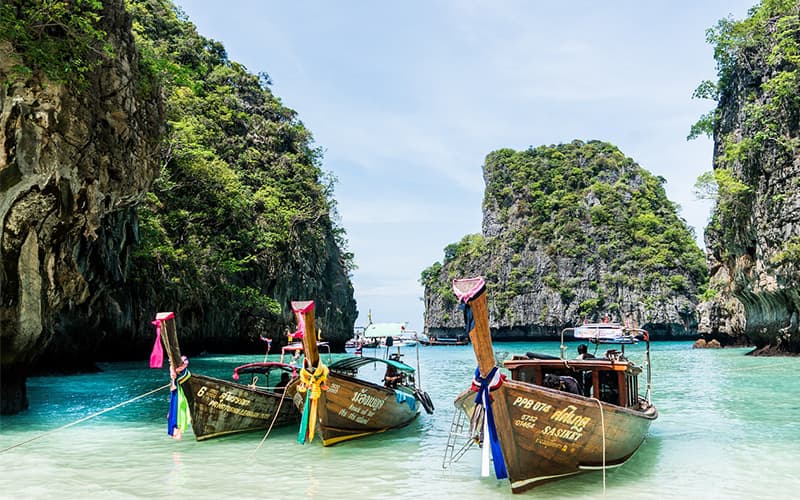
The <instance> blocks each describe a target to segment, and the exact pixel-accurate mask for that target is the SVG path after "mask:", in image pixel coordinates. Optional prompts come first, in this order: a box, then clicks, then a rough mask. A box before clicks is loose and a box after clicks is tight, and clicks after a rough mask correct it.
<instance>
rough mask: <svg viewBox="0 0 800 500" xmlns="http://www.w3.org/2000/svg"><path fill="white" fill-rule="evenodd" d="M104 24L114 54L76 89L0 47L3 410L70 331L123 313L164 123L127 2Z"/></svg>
mask: <svg viewBox="0 0 800 500" xmlns="http://www.w3.org/2000/svg"><path fill="white" fill-rule="evenodd" d="M102 16H103V17H102V21H101V23H100V26H101V28H102V29H104V30H105V31H106V32H108V33H109V37H108V42H109V43H110V44H111V45H112V46H113V47H114V54H115V57H114V58H113V59H109V60H107V61H104V62H103V64H101V65H100V66H99V67H98V68H97V69H95V70H93V71H92V72H91V74H89V75H88V77H87V84H86V86H85V87H84V88H83V89H81V90H80V91H76V90H75V89H74V88H71V87H70V86H69V85H65V84H58V83H54V82H52V81H48V79H47V78H46V77H45V76H44V75H43V74H42V73H41V72H34V73H31V74H20V73H18V72H15V71H14V70H13V67H14V66H15V65H16V64H18V63H20V61H21V56H20V54H17V53H16V52H15V51H14V49H13V47H12V45H11V44H10V43H8V42H0V81H2V82H3V87H2V90H3V93H2V95H0V143H2V145H3V147H2V148H0V186H1V187H2V199H0V229H2V239H0V252H1V254H0V255H1V258H2V275H1V276H0V278H2V283H0V288H2V290H1V291H0V293H1V294H2V304H0V326H1V327H2V329H1V331H0V340H2V348H1V349H0V355H1V356H2V395H0V400H2V412H3V413H8V412H13V411H17V410H19V409H21V408H24V407H25V406H26V405H27V403H26V400H25V392H24V391H25V386H24V376H25V373H26V371H27V365H28V363H30V362H31V360H32V359H34V358H35V356H36V355H37V354H39V353H41V351H42V350H43V349H45V347H46V346H48V344H50V343H51V341H52V340H53V339H54V338H57V337H59V336H60V335H62V334H64V332H65V331H67V330H75V329H80V330H82V332H83V334H84V335H102V332H101V331H98V330H96V327H97V326H98V325H100V324H103V323H105V322H106V319H105V318H107V317H108V315H112V316H113V315H114V314H118V313H119V312H120V310H121V308H120V307H119V304H116V303H115V302H114V300H113V299H112V298H111V297H110V296H109V295H107V294H105V293H104V291H105V290H107V289H109V288H113V287H114V286H116V285H118V284H120V283H121V282H122V281H124V278H125V270H126V267H127V259H128V250H129V248H130V245H131V243H132V242H133V241H134V240H135V238H136V219H135V217H134V212H133V211H132V209H131V207H133V206H134V205H136V203H137V202H139V201H140V200H141V199H142V197H143V195H144V194H145V193H146V191H147V190H148V188H149V187H150V184H151V182H152V181H153V178H154V177H155V175H156V172H157V170H158V162H157V157H156V154H155V153H156V152H157V151H158V141H159V137H160V131H161V128H162V126H161V124H162V120H163V105H162V104H161V100H160V98H159V95H158V93H157V90H155V89H154V90H152V91H150V92H148V93H144V92H142V90H141V87H139V86H138V85H137V81H138V69H137V68H138V56H137V53H136V50H135V47H134V44H133V38H132V36H131V32H130V18H129V17H128V16H127V14H126V13H125V9H124V5H123V2H122V0H114V1H107V2H105V6H104V8H103V11H102Z"/></svg>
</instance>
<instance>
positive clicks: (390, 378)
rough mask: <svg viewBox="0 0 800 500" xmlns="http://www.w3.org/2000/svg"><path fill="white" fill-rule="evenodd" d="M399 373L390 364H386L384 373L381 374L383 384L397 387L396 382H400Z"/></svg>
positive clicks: (390, 387)
mask: <svg viewBox="0 0 800 500" xmlns="http://www.w3.org/2000/svg"><path fill="white" fill-rule="evenodd" d="M400 378H401V377H400V374H399V373H398V372H397V368H395V367H394V366H392V365H386V374H385V375H384V376H383V385H385V386H386V387H388V388H389V389H395V388H397V384H398V383H399V382H400Z"/></svg>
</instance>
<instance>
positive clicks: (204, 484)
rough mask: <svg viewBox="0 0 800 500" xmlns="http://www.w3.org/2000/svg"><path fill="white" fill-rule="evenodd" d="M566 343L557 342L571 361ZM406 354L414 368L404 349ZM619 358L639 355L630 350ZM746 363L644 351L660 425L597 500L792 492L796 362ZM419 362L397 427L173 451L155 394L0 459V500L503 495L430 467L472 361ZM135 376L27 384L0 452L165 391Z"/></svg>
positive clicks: (551, 487)
mask: <svg viewBox="0 0 800 500" xmlns="http://www.w3.org/2000/svg"><path fill="white" fill-rule="evenodd" d="M575 346H576V344H575V343H571V344H569V352H570V353H574V352H575ZM495 349H496V350H498V351H511V352H515V353H524V352H526V351H536V352H549V353H552V354H557V353H558V345H557V344H556V343H500V344H496V345H495ZM403 350H404V352H405V353H406V357H405V358H404V359H405V360H406V361H407V362H409V363H410V364H412V365H414V364H415V363H416V359H415V358H416V353H415V350H414V348H404V349H403ZM628 351H629V352H630V354H631V356H630V357H632V358H636V357H637V353H640V352H641V347H640V346H637V347H633V348H629V349H628ZM379 352H381V351H379ZM746 352H747V350H746V349H724V350H693V349H692V348H691V344H690V343H685V342H661V343H655V344H654V345H653V361H652V364H653V369H654V376H653V401H654V402H655V404H656V405H657V407H658V409H659V412H660V416H659V418H658V420H656V422H655V423H654V424H653V426H652V427H651V430H650V435H649V436H648V438H647V440H646V441H645V443H644V444H643V445H642V447H641V448H640V450H639V452H638V453H637V454H636V455H635V456H634V457H633V459H632V460H631V461H629V462H628V463H627V464H625V465H624V466H623V467H620V468H618V469H613V470H609V471H608V472H607V473H606V476H605V483H606V485H605V495H606V496H609V497H611V496H618V495H619V496H622V495H624V496H626V497H628V498H653V499H655V498H658V499H661V498H770V499H775V498H797V497H798V496H799V495H800V465H798V461H799V460H800V420H799V419H800V397H798V396H800V389H799V388H798V387H799V386H798V383H797V377H798V372H799V371H800V359H799V358H752V357H747V356H745V355H744V354H745V353H746ZM372 354H373V351H372V350H367V352H365V355H372ZM419 355H420V362H421V363H420V374H419V375H420V377H421V381H422V384H423V386H424V388H425V389H426V390H427V391H428V392H429V393H430V395H431V397H432V399H433V401H434V403H435V405H436V412H435V414H434V415H427V414H425V413H423V414H422V415H421V416H420V418H419V419H417V420H416V421H415V422H414V423H413V424H411V425H410V426H409V427H407V428H404V429H400V430H397V431H391V432H388V433H385V434H382V435H376V436H372V437H369V438H365V439H360V440H356V441H351V442H349V443H344V444H341V445H338V446H334V447H331V448H323V447H322V446H321V443H320V442H319V440H318V439H315V440H314V442H313V443H310V444H306V445H299V444H297V442H296V429H292V428H281V429H274V430H273V431H272V432H271V433H270V435H269V436H268V437H267V439H266V440H265V441H264V442H263V446H261V447H260V448H259V444H260V443H261V441H262V438H263V437H264V433H260V432H255V433H249V434H244V435H238V436H230V437H224V438H219V439H214V440H210V441H206V442H202V443H198V442H196V441H195V440H194V437H193V435H192V434H191V432H188V433H187V435H186V436H185V437H184V439H183V440H181V441H175V440H173V439H171V438H170V437H169V436H168V435H167V434H166V422H165V415H166V412H167V396H168V395H167V392H166V390H162V391H160V392H158V393H156V394H154V395H152V396H149V397H147V398H143V399H141V400H138V401H136V402H133V403H131V404H129V405H126V406H122V407H120V408H118V409H115V410H113V411H110V412H108V413H105V414H102V415H100V416H97V417H96V418H92V419H90V420H87V421H85V422H82V423H80V424H77V425H74V426H71V427H68V428H65V429H63V430H59V431H57V432H52V433H50V434H48V435H46V436H44V437H42V438H40V439H36V440H34V441H31V442H29V443H27V444H24V445H22V446H19V447H16V448H13V449H11V450H9V451H5V452H3V453H0V471H2V472H1V473H0V497H2V498H20V499H29V498H115V499H116V498H166V497H168V496H169V497H178V496H179V497H180V498H183V499H189V498H191V499H198V498H200V499H202V498H234V497H235V498H287V499H288V498H320V499H325V498H331V499H334V498H336V499H339V498H359V499H365V498H420V497H425V498H459V499H472V498H476V499H477V498H481V499H491V498H509V497H511V496H512V495H511V493H510V489H509V486H508V483H507V481H498V480H496V479H494V478H493V477H490V478H481V477H480V450H479V449H478V448H476V447H473V448H471V449H470V450H469V451H468V452H467V453H466V455H464V457H463V458H462V459H461V460H460V461H458V462H456V463H453V464H451V465H450V467H449V468H448V469H446V470H443V469H442V457H443V454H444V449H445V444H446V442H447V438H448V431H449V429H450V423H451V420H452V417H453V412H454V409H453V406H452V400H453V398H454V397H455V395H456V394H457V393H458V392H460V391H461V390H462V389H463V388H465V387H466V386H467V385H468V384H469V382H470V380H471V378H472V372H473V370H474V365H475V361H474V357H473V354H472V348H471V347H470V346H455V347H423V348H420V351H419ZM273 358H275V357H271V359H273ZM262 359H263V357H259V356H219V357H215V356H207V357H203V358H196V359H193V360H191V363H192V364H191V367H192V369H193V370H194V371H196V372H199V373H205V374H209V375H215V376H219V377H221V378H229V377H230V373H231V372H232V369H233V367H235V366H237V365H238V364H243V363H245V362H252V361H261V360H262ZM146 365H147V362H146V361H145V360H143V361H141V362H138V363H111V364H103V365H101V368H102V369H103V372H101V373H94V374H85V375H76V376H68V377H37V378H33V379H30V380H29V384H28V395H29V398H30V401H31V408H32V410H31V411H28V412H26V413H24V414H21V415H17V416H13V417H2V418H0V449H5V448H7V447H10V446H13V445H15V444H17V443H20V442H22V441H25V440H27V439H31V438H33V437H36V436H39V435H41V434H42V433H44V432H49V431H52V430H53V429H56V428H58V427H60V426H64V425H67V424H70V423H71V422H74V421H76V420H78V419H81V418H84V417H86V416H88V415H91V414H94V413H96V412H99V411H102V410H104V409H106V408H110V407H112V406H114V405H117V404H119V403H121V402H124V401H127V400H129V399H131V398H134V397H136V396H138V395H141V394H144V393H146V392H148V391H151V390H153V389H156V388H158V387H160V386H162V385H164V384H166V382H167V379H168V377H167V373H166V369H162V370H150V369H148V368H147V367H146ZM367 370H369V368H367ZM373 375H374V376H376V377H379V375H380V374H377V373H375V374H373ZM643 385H644V381H643V380H642V386H643ZM603 493H604V492H603V474H602V473H601V472H595V473H589V474H584V475H581V476H577V477H575V478H571V479H567V480H563V481H560V482H555V483H551V484H547V485H543V486H541V487H539V488H536V489H533V490H531V491H529V492H527V493H524V494H522V495H515V497H517V498H553V497H557V498H599V497H602V496H603Z"/></svg>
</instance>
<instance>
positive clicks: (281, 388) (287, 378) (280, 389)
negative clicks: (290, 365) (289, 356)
mask: <svg viewBox="0 0 800 500" xmlns="http://www.w3.org/2000/svg"><path fill="white" fill-rule="evenodd" d="M291 379H292V377H291V375H289V372H282V373H281V380H280V382H278V385H276V386H275V392H277V393H281V392H283V391H284V390H286V385H287V384H288V383H289V381H290V380H291Z"/></svg>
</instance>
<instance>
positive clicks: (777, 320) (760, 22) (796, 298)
mask: <svg viewBox="0 0 800 500" xmlns="http://www.w3.org/2000/svg"><path fill="white" fill-rule="evenodd" d="M773 4H775V5H773ZM778 4H779V3H777V2H765V3H764V4H763V5H761V6H759V8H758V9H756V10H755V11H753V12H752V13H751V16H750V17H749V18H748V19H746V20H744V21H742V22H736V23H734V22H732V21H729V22H721V24H720V25H719V26H718V27H717V30H716V40H717V43H718V46H720V47H722V46H723V44H724V46H725V47H726V51H725V52H723V51H718V63H719V68H720V81H719V83H718V88H719V96H718V99H719V101H718V107H717V110H716V120H715V123H714V143H715V144H714V169H715V172H714V174H715V178H716V180H717V184H718V189H719V192H718V199H717V206H716V208H715V210H714V214H713V218H712V221H711V224H710V225H709V227H708V228H707V230H706V245H707V248H708V250H709V257H708V258H709V267H710V270H711V286H712V287H713V288H714V289H715V290H717V291H718V293H717V297H715V299H714V300H713V301H711V302H710V303H709V304H707V305H706V306H704V309H705V310H708V311H710V312H713V311H718V312H719V313H720V314H718V315H717V316H716V317H715V316H713V315H709V316H708V319H707V320H706V321H704V324H707V325H708V326H707V330H708V331H710V332H714V331H719V332H724V333H727V334H729V335H732V336H738V337H740V338H741V337H743V336H744V337H746V338H747V339H749V341H750V342H751V343H754V344H755V345H756V346H757V347H758V348H761V349H765V350H767V351H770V350H773V351H782V352H795V353H796V352H800V331H798V323H799V322H798V311H800V146H799V145H800V127H799V126H798V116H800V102H798V100H797V94H798V91H800V78H798V70H799V69H800V67H799V66H798V64H800V59H799V58H798V56H797V53H798V48H800V32H798V31H797V29H796V26H797V24H798V22H800V17H798V12H797V6H796V5H795V6H794V7H792V8H785V7H782V6H781V5H778ZM787 5H788V4H787ZM723 55H724V57H723ZM719 317H722V318H729V321H728V322H720V321H719V320H717V318H719Z"/></svg>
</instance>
